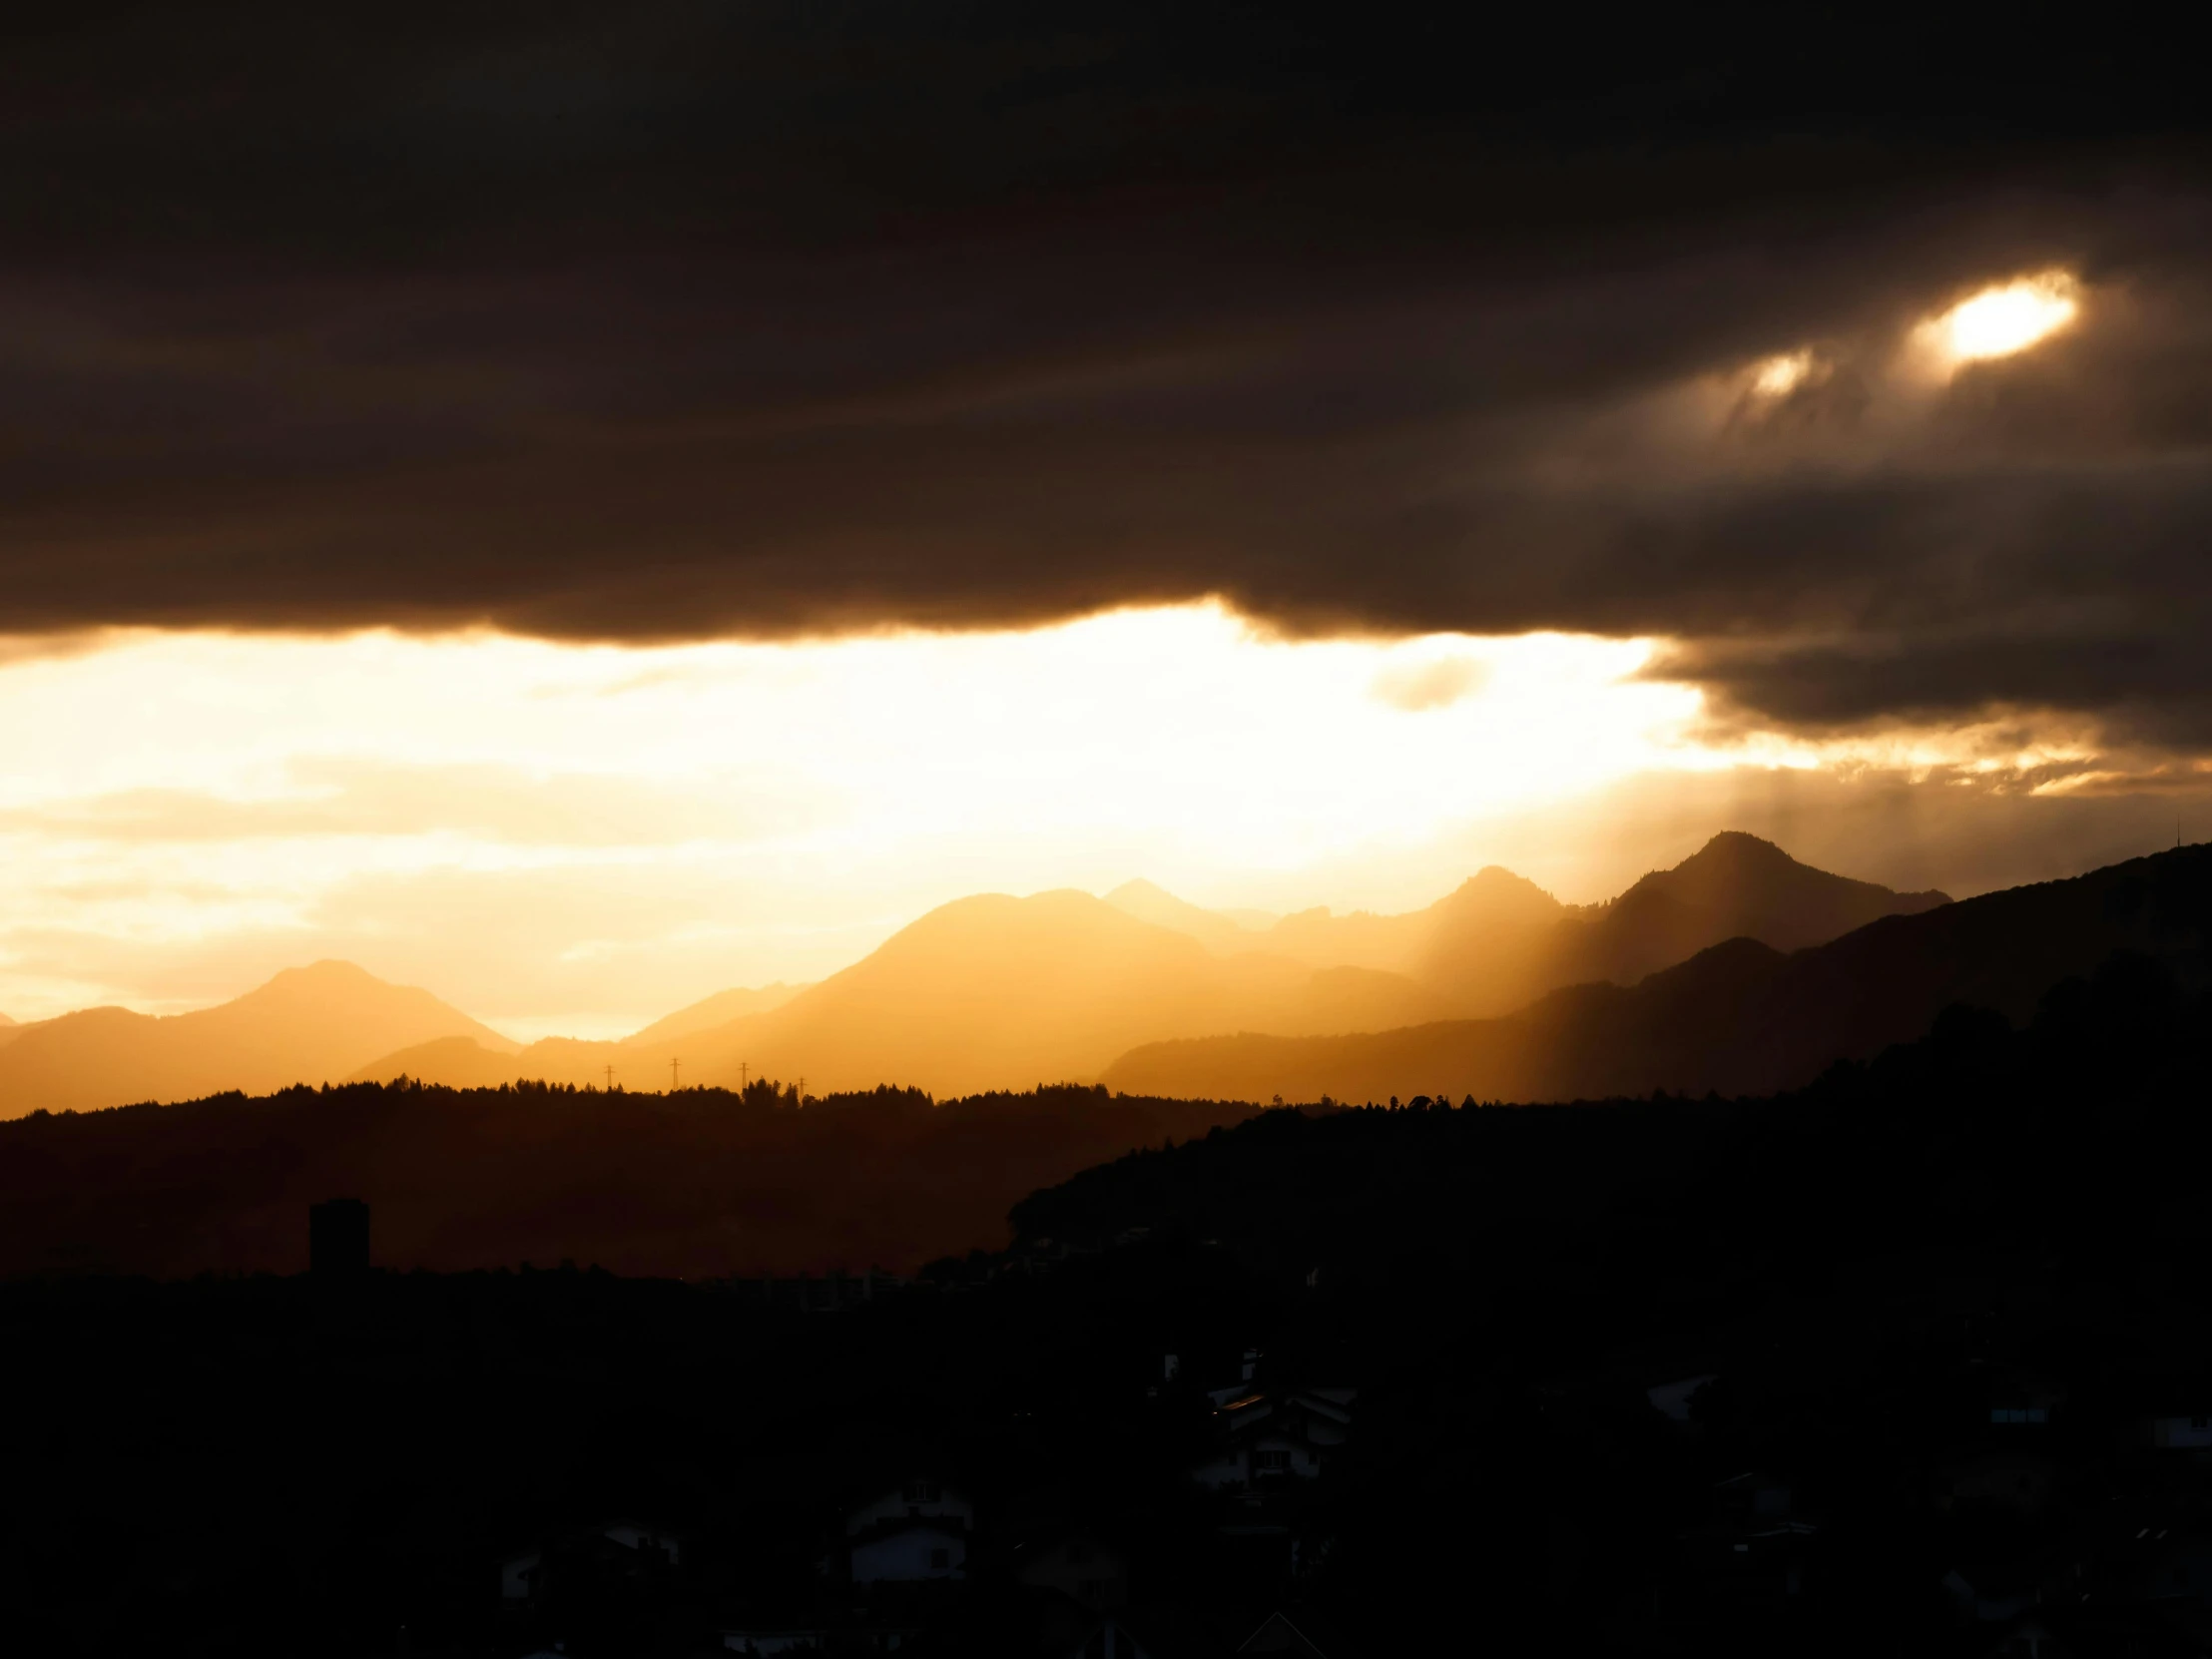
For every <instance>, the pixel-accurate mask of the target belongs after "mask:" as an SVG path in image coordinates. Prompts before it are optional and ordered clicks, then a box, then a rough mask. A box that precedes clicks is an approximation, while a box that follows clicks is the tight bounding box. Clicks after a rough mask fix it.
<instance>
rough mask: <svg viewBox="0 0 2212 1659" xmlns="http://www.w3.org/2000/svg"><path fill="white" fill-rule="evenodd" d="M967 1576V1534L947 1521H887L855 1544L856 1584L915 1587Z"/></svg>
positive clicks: (854, 1580)
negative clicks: (937, 1580) (889, 1584)
mask: <svg viewBox="0 0 2212 1659" xmlns="http://www.w3.org/2000/svg"><path fill="white" fill-rule="evenodd" d="M966 1576H967V1530H966V1528H965V1527H962V1526H955V1525H952V1524H950V1523H948V1522H945V1521H937V1520H892V1521H886V1522H884V1523H883V1524H882V1526H881V1527H880V1528H879V1529H878V1530H877V1531H875V1532H873V1533H870V1534H868V1535H866V1536H864V1537H861V1538H857V1539H854V1540H853V1543H852V1582H853V1583H854V1584H885V1583H891V1584H916V1583H921V1582H923V1581H925V1580H929V1579H948V1578H965V1577H966Z"/></svg>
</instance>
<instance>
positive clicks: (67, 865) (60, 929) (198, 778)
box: [0, 606, 1701, 1033]
mask: <svg viewBox="0 0 2212 1659" xmlns="http://www.w3.org/2000/svg"><path fill="white" fill-rule="evenodd" d="M1649 654H1650V648H1649V646H1648V645H1647V644H1644V643H1641V642H1634V641H1630V642H1620V641H1602V640H1593V639H1582V638H1566V637H1559V636H1543V635H1539V636H1531V637H1527V638H1519V639H1508V640H1478V639H1468V638H1459V637H1431V638H1426V639H1415V640H1409V641H1401V642H1396V643H1384V642H1358V641H1350V642H1348V641H1321V642H1308V643H1289V642H1282V641H1271V640H1268V639H1266V638H1263V637H1261V636H1259V635H1256V634H1255V633H1253V632H1252V631H1251V630H1249V629H1248V628H1247V627H1246V626H1245V625H1244V624H1242V623H1241V622H1240V621H1239V620H1238V619H1237V618H1235V617H1234V616H1232V615H1230V614H1229V613H1227V612H1225V611H1223V610H1221V609H1218V608H1216V607H1211V606H1194V607H1186V608H1177V609H1168V610H1151V611H1129V612H1120V613H1114V614H1110V615H1105V616H1099V617H1094V618H1091V619H1088V620H1085V621H1081V622H1076V623H1072V624H1068V625H1066V626H1062V627H1056V628H1047V629H1039V630H1034V631H1027V632H1005V633H993V634H968V635H930V634H908V635H892V636H883V637H874V638H859V639H846V640H838V641H831V642H821V643H808V644H796V645H748V644H712V645H698V646H686V647H675V648H667V649H654V650H630V649H615V648H578V647H570V646H560V645H552V644H545V643H538V642H531V641H525V640H518V639H511V638H505V637H496V636H485V637H467V638H451V639H442V640H436V639H432V640H425V639H416V638H406V637H401V636H395V635H389V634H364V635H358V636H353V637H350V638H345V639H340V640H327V639H319V640H305V639H286V638H241V637H232V636H222V635H159V634H143V635H121V636H117V637H115V638H114V639H113V640H111V641H109V642H108V643H107V644H106V645H105V646H104V647H103V648H101V649H97V650H93V651H89V652H84V653H80V654H77V655H73V656H53V657H47V658H32V659H30V660H26V661H17V662H15V663H14V664H12V665H11V666H8V667H6V668H4V669H0V855H5V857H6V858H7V859H8V867H9V869H10V873H11V882H12V883H13V888H14V890H13V892H12V894H11V898H10V902H9V904H8V906H7V908H6V910H5V911H4V912H0V1009H4V1010H5V1011H7V1012H9V1013H12V1014H14V1015H16V1016H17V1017H18V1018H24V1017H31V1016H35V1015H43V1014H48V1013H52V1012H56V1011H58V1010H59V1009H61V1008H63V1007H67V1006H75V1005H82V1004H83V1003H86V1002H89V1001H96V1000H101V999H104V998H117V999H121V1000H127V1001H130V1002H132V1003H134V1004H135V1005H140V1006H148V1007H162V1006H182V1005H186V1004H189V1003H193V1002H197V1001H203V1000H210V999H214V998H217V997H220V996H223V995H228V994H235V993H236V991H238V990H239V989H241V988H243V987H244V985H245V984H247V983H250V982H251V981H252V978H253V977H254V976H255V975H257V974H259V973H261V972H263V971H265V970H266V969H268V968H272V967H274V966H276V965H279V964H281V963H282V962H287V961H296V960H301V959H305V958H307V957H311V956H312V955H316V954H343V955H350V956H353V957H355V958H356V959H361V960H364V961H365V962H366V964H367V965H369V966H371V967H372V969H376V970H378V971H384V972H388V973H392V974H395V975H396V974H401V973H411V974H413V975H414V976H416V977H418V978H420V977H428V978H431V979H433V980H434V981H437V982H439V983H440V984H441V986H442V985H451V984H452V983H454V981H456V980H461V981H466V982H468V983H469V984H471V985H474V984H477V983H479V982H481V983H482V984H483V985H485V986H490V985H492V984H495V983H496V984H499V985H502V986H507V985H511V986H512V990H511V991H510V992H505V993H503V994H500V995H499V996H498V998H497V1000H498V1001H499V1002H502V1003H504V1005H503V1006H498V1005H494V1003H493V1002H492V1001H489V1000H487V996H488V995H490V994H491V993H489V992H487V991H484V990H479V991H477V993H476V996H475V1000H474V1002H473V1003H472V1011H476V1012H479V1013H481V1014H483V1015H485V1016H486V1017H490V1018H494V1019H495V1020H496V1019H500V1018H504V1019H506V1020H508V1021H509V1022H510V1023H511V1024H513V1025H514V1026H515V1027H516V1028H517V1029H519V1030H522V1031H524V1032H525V1033H528V1032H530V1031H532V1030H535V1029H541V1028H563V1029H595V1030H605V1029H620V1028H622V1027H623V1026H624V1025H625V1023H626V1022H630V1021H633V1020H636V1019H637V1018H638V1017H639V1016H647V1017H650V1016H651V1015H652V1014H655V1013H659V1012H665V1011H666V1009H667V1007H669V1006H672V1005H674V1003H675V1002H677V1001H680V1000H684V999H687V998H688V997H690V996H692V995H697V994H704V993H705V992H706V991H708V990H712V989H715V988H718V987H719V986H721V985H724V984H730V983H744V982H758V981H763V980H767V979H770V978H774V977H778V976H784V977H794V976H813V975H818V974H820V973H823V972H827V971H830V970H832V969H834V968H835V967H837V966H840V965H842V964H843V963H844V962H846V961H849V960H851V959H852V958H854V957H855V956H857V955H859V954H860V953H862V952H863V951H864V950H865V949H866V948H868V947H869V946H870V945H872V944H873V943H874V942H875V941H876V940H878V939H880V938H881V937H882V936H883V935H884V934H886V933H887V932H889V931H890V930H891V929H893V928H894V927H895V926H897V925H899V924H901V923H903V922H905V921H907V920H910V919H911V918H912V917H913V916H914V915H915V914H917V913H919V912H920V911H921V910H923V909H925V908H927V907H928V906H930V905H932V904H935V903H939V902H942V901H943V900H945V899H948V898H951V897H954V896H957V895H959V894H961V893H964V892H969V891H975V890H979V889H981V890H987V889H999V890H1034V889H1036V888H1041V887H1047V886H1055V885H1076V886H1084V887H1089V888H1092V889H1093V890H1099V889H1102V888H1104V887H1106V886H1110V885H1112V884H1114V883H1117V882H1119V881H1121V880H1123V879H1126V878H1127V877H1129V876H1131V875H1136V874H1145V875H1149V876H1151V877H1153V878H1155V879H1158V880H1161V881H1163V882H1166V883H1169V884H1183V885H1187V886H1189V887H1191V888H1193V889H1195V890H1196V891H1197V892H1198V893H1199V894H1200V896H1207V895H1215V896H1221V895H1224V894H1227V895H1228V896H1229V897H1231V898H1233V897H1234V896H1235V894H1234V893H1233V892H1231V891H1230V889H1231V888H1232V887H1233V886H1234V884H1235V883H1236V882H1237V881H1238V880H1240V879H1245V880H1249V879H1250V878H1251V877H1252V876H1253V875H1254V874H1255V873H1265V872H1268V871H1276V872H1282V871H1295V870H1299V869H1301V868H1306V867H1310V866H1316V865H1322V864H1328V865H1331V866H1332V867H1337V868H1340V869H1341V868H1343V867H1345V866H1346V864H1347V861H1348V860H1350V861H1352V862H1353V863H1357V862H1359V861H1360V860H1361V859H1363V858H1372V859H1373V860H1374V861H1375V862H1376V863H1377V864H1378V865H1386V863H1387V860H1388V858H1389V855H1390V849H1391V848H1393V847H1401V846H1404V845H1408V844H1412V843H1415V842H1418V841H1421V840H1422V839H1424V838H1429V837H1433V836H1435V835H1436V834H1437V833H1439V832H1440V831H1442V830H1445V829H1447V828H1448V827H1449V826H1450V825H1452V824H1453V823H1455V822H1460V821H1465V820H1468V819H1473V818H1478V817H1481V816H1483V815H1485V814H1492V813H1497V812H1501V811H1509V810H1513V809H1517V808H1523V807H1528V806H1533V805H1538V804H1541V803H1543V802H1545V801H1548V800H1555V799H1559V798H1563V797H1566V796H1571V795H1573V794H1576V793H1577V792H1582V791H1586V790H1589V789H1591V788H1593V787H1597V786H1600V785H1602V784H1604V783H1606V782H1608V781H1610V780H1613V779H1617V778H1620V777H1623V776H1626V775H1629V774H1632V773H1636V772H1639V771H1645V770H1649V769H1652V768H1655V767H1671V766H1685V765H1691V766H1694V765H1697V764H1700V761H1701V758H1700V756H1699V755H1698V754H1697V753H1696V752H1695V751H1694V750H1692V749H1691V748H1689V747H1688V746H1687V744H1686V741H1685V738H1684V733H1685V731H1686V730H1687V728H1688V726H1689V724H1690V723H1691V721H1692V720H1693V719H1694V718H1695V717H1696V715H1697V714H1698V712H1699V700H1698V697H1697V695H1696V693H1695V692H1693V691H1691V690H1689V689H1687V688H1684V687H1681V686H1674V685H1664V684H1655V683H1647V682H1642V681H1639V680H1637V679H1635V678H1634V676H1635V673H1636V671H1637V669H1638V668H1639V667H1640V666H1641V665H1642V664H1643V663H1644V662H1645V661H1646V659H1647V657H1648V656H1649ZM1311 896H1312V897H1313V898H1315V899H1332V898H1333V899H1336V900H1338V901H1339V902H1342V901H1344V900H1345V899H1346V898H1347V897H1351V898H1354V899H1359V898H1364V897H1368V896H1370V895H1369V894H1366V893H1360V892H1353V893H1349V894H1348V893H1346V892H1344V891H1342V890H1331V891H1327V892H1318V893H1314V894H1312V895H1311ZM1387 896H1395V895H1394V894H1391V895H1387ZM1407 896H1408V897H1410V895H1407ZM1423 896H1433V894H1426V895H1423ZM426 959H427V960H429V961H430V962H432V963H434V964H436V965H437V966H438V967H442V968H443V969H444V971H443V972H442V973H440V972H436V971H427V970H426V969H425V968H424V966H423V965H422V963H423V962H424V961H425V960H426ZM126 961H128V962H132V963H136V964H138V965H137V966H136V967H134V968H133V969H132V970H131V971H130V972H128V973H126V972H124V971H123V969H122V968H121V967H120V966H119V964H121V963H124V962H126ZM149 963H153V964H160V965H159V967H158V968H157V969H155V970H149V969H148V968H147V967H146V964H149ZM502 963H504V966H502V965H501V964H502ZM148 971H153V975H154V976H153V977H152V978H148V977H146V974H147V972H148ZM449 994H453V993H450V992H449Z"/></svg>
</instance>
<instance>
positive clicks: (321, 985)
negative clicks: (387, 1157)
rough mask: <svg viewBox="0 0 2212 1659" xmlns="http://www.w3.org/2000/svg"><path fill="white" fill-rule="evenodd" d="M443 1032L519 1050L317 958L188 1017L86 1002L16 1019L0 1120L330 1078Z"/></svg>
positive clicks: (0, 1087)
mask: <svg viewBox="0 0 2212 1659" xmlns="http://www.w3.org/2000/svg"><path fill="white" fill-rule="evenodd" d="M439 1037H462V1038H468V1039H471V1040H473V1041H475V1042H476V1043H478V1044H481V1045H483V1046H484V1047H486V1048H498V1049H505V1050H507V1051H510V1052H511V1051H512V1050H513V1049H514V1047H515V1045H514V1044H513V1043H511V1042H509V1041H508V1040H507V1039H506V1038H504V1037H502V1036H500V1035H499V1033H498V1032H496V1031H494V1030H492V1029H491V1028H490V1027H489V1026H485V1025H481V1024H478V1023H477V1022H476V1021H475V1020H473V1019H470V1018H469V1017H468V1016H467V1015H466V1014H464V1013H462V1012H460V1010H459V1009H457V1008H453V1007H449V1006H448V1005H447V1004H445V1003H443V1002H440V1001H439V1000H438V999H437V998H436V997H434V996H432V995H431V994H430V993H429V992H428V991H425V990H419V989H417V988H415V987H413V986H407V985H389V984H386V983H385V982H384V981H383V980H381V979H378V978H375V977H374V976H373V975H371V974H369V973H367V972H364V971H363V970H362V969H360V968H358V967H355V966H354V965H353V964H351V963H350V962H317V963H315V964H314V965H313V966H311V967H300V968H286V969H285V970H284V971H283V972H281V973H279V974H277V977H276V978H274V979H272V980H270V981H269V983H267V984H266V985H263V986H262V987H261V988H260V989H258V990H254V991H250V992H248V993H247V994H246V995H245V996H242V997H240V998H238V999H237V1000H236V1001H234V1002H226V1003H224V1004H222V1005H221V1006H220V1007H215V1008H203V1009H201V1010H199V1011H197V1012H195V1013H189V1014H174V1015H169V1016H167V1017H162V1018H156V1017H153V1016H150V1015H147V1014H135V1013H132V1012H131V1011H130V1010H129V1009H126V1008H88V1009H86V1010H84V1011H82V1012H80V1013H74V1014H64V1015H62V1016H61V1017H60V1018H59V1019H50V1020H41V1021H39V1022H37V1023H36V1024H32V1025H26V1026H22V1027H20V1028H19V1029H18V1032H17V1034H16V1036H15V1037H14V1039H13V1040H12V1041H10V1042H9V1043H7V1044H6V1046H5V1047H0V1117H19V1116H21V1115H22V1114H23V1113H25V1112H33V1111H37V1110H39V1109H41V1108H45V1109H47V1110H52V1111H61V1110H65V1109H76V1110H84V1109H87V1108H92V1107H99V1106H114V1105H118V1104H121V1103H124V1102H130V1101H140V1100H189V1099H192V1098H194V1097H196V1096H199V1095H206V1094H213V1093H218V1092H220V1091H222V1090H225V1089H247V1090H269V1089H277V1088H282V1087H284V1086H286V1085H287V1084H291V1083H322V1082H335V1081H337V1080H339V1079H341V1078H344V1077H348V1076H350V1075H352V1073H354V1072H355V1071H358V1070H359V1069H360V1068H361V1067H362V1066H364V1065H366V1064H367V1063H369V1062H370V1061H372V1060H374V1059H375V1058H376V1057H377V1056H378V1055H380V1054H388V1053H390V1052H391V1051H393V1050H394V1049H398V1048H405V1047H411V1046H413V1045H415V1044H418V1043H423V1042H428V1041H431V1040H433V1039H435V1038H439Z"/></svg>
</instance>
